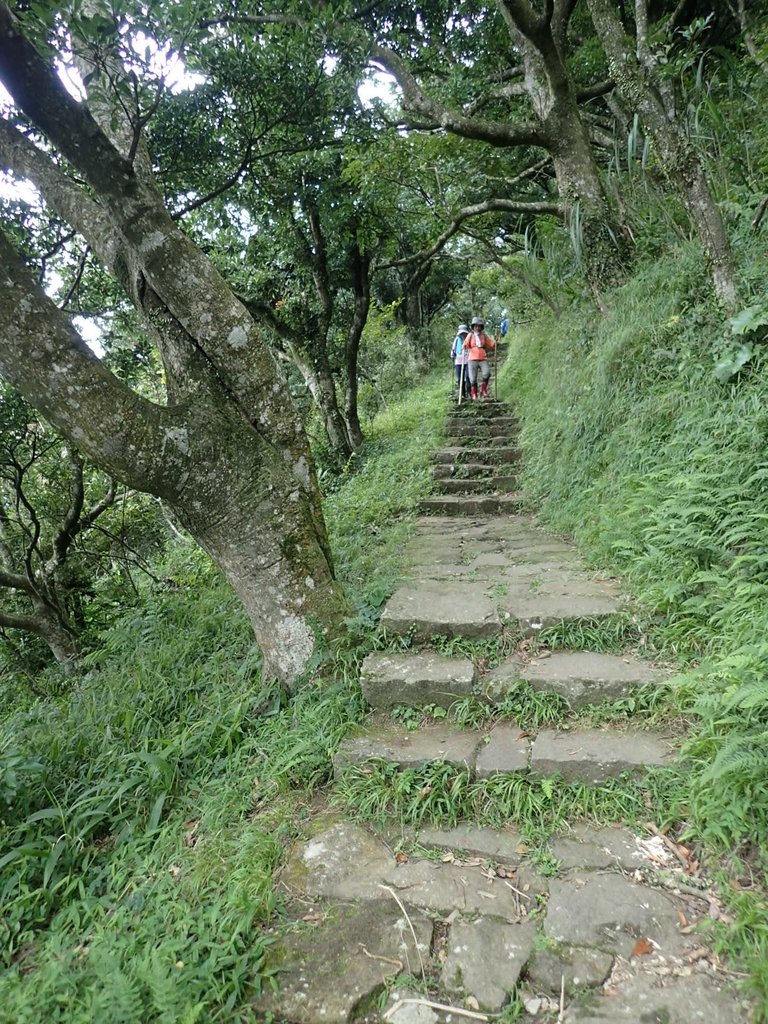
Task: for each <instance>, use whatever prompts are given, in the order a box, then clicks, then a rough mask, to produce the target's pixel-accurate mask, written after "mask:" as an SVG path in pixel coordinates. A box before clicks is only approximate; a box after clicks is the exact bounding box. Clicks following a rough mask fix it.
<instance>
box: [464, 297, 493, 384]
mask: <svg viewBox="0 0 768 1024" xmlns="http://www.w3.org/2000/svg"><path fill="white" fill-rule="evenodd" d="M494 347H495V342H494V340H493V338H492V337H491V336H490V335H489V334H486V333H485V320H483V318H482V317H480V316H475V317H473V318H472V330H471V332H470V333H469V334H468V335H467V336H466V338H465V339H464V349H465V351H466V352H467V355H468V356H469V362H468V363H467V372H468V373H469V383H470V386H471V389H472V398H473V399H475V398H477V377H478V374H479V375H480V396H481V398H488V397H489V395H488V381H489V379H490V376H491V369H490V367H489V366H488V353H489V352H492V351H493V349H494Z"/></svg>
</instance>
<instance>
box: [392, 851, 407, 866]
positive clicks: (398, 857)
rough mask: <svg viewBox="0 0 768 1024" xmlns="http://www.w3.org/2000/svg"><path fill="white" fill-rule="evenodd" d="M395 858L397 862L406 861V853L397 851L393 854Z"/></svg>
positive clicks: (402, 862)
mask: <svg viewBox="0 0 768 1024" xmlns="http://www.w3.org/2000/svg"><path fill="white" fill-rule="evenodd" d="M395 860H396V861H397V863H398V864H405V863H406V861H407V860H408V854H407V853H398V854H396V855H395Z"/></svg>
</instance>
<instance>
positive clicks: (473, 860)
mask: <svg viewBox="0 0 768 1024" xmlns="http://www.w3.org/2000/svg"><path fill="white" fill-rule="evenodd" d="M464 863H465V864H466V865H467V867H468V868H476V867H478V865H480V864H482V863H483V858H482V857H468V858H467V859H466V860H465V861H464Z"/></svg>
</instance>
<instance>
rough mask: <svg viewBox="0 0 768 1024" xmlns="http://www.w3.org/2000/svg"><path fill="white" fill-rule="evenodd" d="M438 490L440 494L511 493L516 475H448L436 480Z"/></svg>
mask: <svg viewBox="0 0 768 1024" xmlns="http://www.w3.org/2000/svg"><path fill="white" fill-rule="evenodd" d="M438 490H439V492H440V494H486V495H491V494H499V493H502V494H511V493H512V492H513V491H516V490H517V477H516V476H492V477H480V478H478V479H472V477H450V478H448V479H442V480H439V481H438Z"/></svg>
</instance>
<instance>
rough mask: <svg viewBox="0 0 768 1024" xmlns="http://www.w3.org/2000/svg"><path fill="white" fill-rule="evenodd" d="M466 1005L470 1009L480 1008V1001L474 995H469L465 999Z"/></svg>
mask: <svg viewBox="0 0 768 1024" xmlns="http://www.w3.org/2000/svg"><path fill="white" fill-rule="evenodd" d="M464 1005H465V1006H466V1008H467V1009H468V1010H479V1009H480V1003H478V1001H477V1000H476V999H475V997H474V996H467V998H466V999H465V1000H464Z"/></svg>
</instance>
